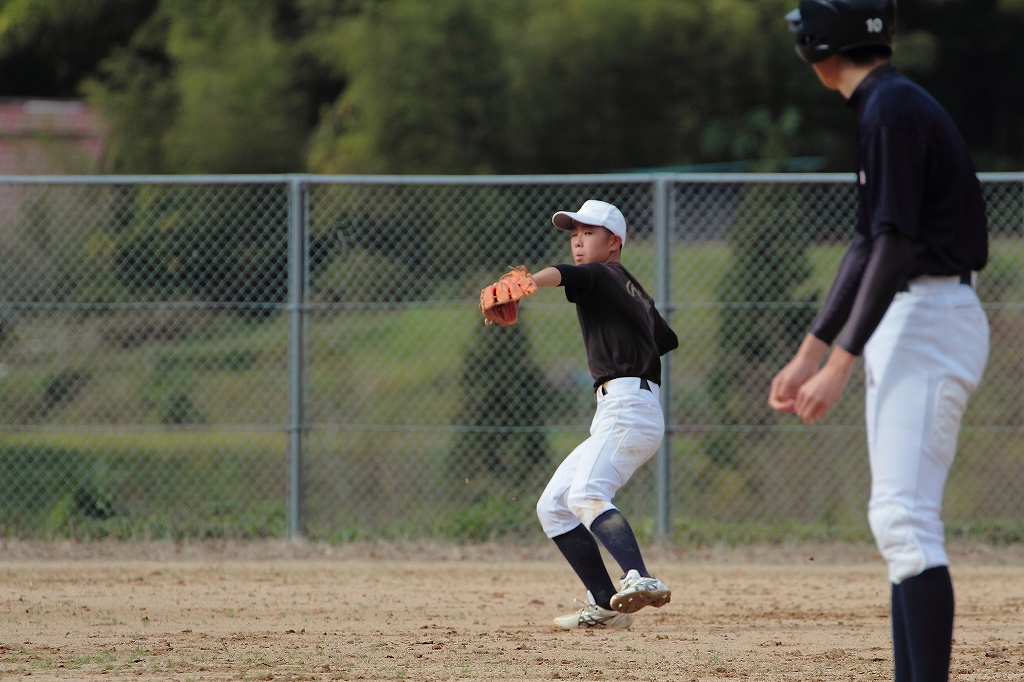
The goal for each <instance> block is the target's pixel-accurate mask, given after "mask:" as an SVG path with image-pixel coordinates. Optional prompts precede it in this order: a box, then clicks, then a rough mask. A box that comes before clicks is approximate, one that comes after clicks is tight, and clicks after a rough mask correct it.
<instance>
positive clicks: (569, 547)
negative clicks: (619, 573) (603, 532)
mask: <svg viewBox="0 0 1024 682" xmlns="http://www.w3.org/2000/svg"><path fill="white" fill-rule="evenodd" d="M551 539H552V540H554V541H555V545H556V546H557V547H558V549H559V550H560V551H561V552H562V556H564V557H565V560H566V561H568V562H569V565H570V566H572V570H574V571H576V575H578V576H579V577H580V580H582V581H583V585H584V587H586V588H587V589H588V590H590V593H591V594H592V595H594V601H595V602H596V603H597V605H598V606H600V607H602V608H605V609H611V605H610V604H609V602H610V601H611V598H612V595H613V594H615V593H616V592H617V590H616V589H615V586H614V585H612V579H611V576H609V575H608V570H607V569H606V568H605V567H604V559H603V558H602V557H601V550H600V548H598V546H597V541H596V540H594V536H593V535H591V534H590V531H589V530H587V529H586V528H585V527H584V526H583V524H582V523H581V524H580V525H578V526H576V527H575V528H573V529H572V530H571V531H569V532H568V533H563V534H562V535H559V536H556V537H553V538H551Z"/></svg>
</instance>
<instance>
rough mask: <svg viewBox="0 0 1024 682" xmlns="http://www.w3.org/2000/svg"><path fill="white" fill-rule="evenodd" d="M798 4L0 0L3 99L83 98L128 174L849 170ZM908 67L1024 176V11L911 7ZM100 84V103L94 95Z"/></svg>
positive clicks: (984, 162) (968, 5)
mask: <svg viewBox="0 0 1024 682" xmlns="http://www.w3.org/2000/svg"><path fill="white" fill-rule="evenodd" d="M795 4H796V0H686V1H685V2H683V1H681V0H634V2H629V3H623V2H619V1H618V0H434V1H432V2H422V0H0V95H8V96H73V95H75V94H76V93H78V92H80V91H84V92H85V93H87V94H88V96H89V97H90V99H91V100H92V101H93V102H94V103H96V104H98V105H99V106H101V107H102V108H103V110H104V111H105V112H106V114H107V116H108V118H109V119H110V121H111V123H112V125H113V131H112V133H111V143H112V144H111V168H112V169H114V170H117V171H124V172H134V171H142V172H152V171H161V172H163V171H204V172H220V171H269V170H292V169H299V168H301V167H302V166H305V167H306V168H309V169H311V170H314V171H330V172H402V173H404V172H410V173H477V172H491V171H493V172H561V171H566V172H570V171H606V170H615V169H622V168H638V167H656V166H662V165H678V164H687V163H705V162H715V161H729V160H739V159H742V160H746V161H750V160H760V163H758V164H756V167H758V168H761V169H765V170H767V169H772V168H774V167H777V165H778V164H777V163H774V162H777V160H778V158H779V157H778V156H777V154H778V150H779V149H780V148H781V146H780V145H782V142H783V141H784V146H785V148H786V149H787V150H788V153H789V154H791V155H793V156H808V155H821V156H826V157H827V158H828V161H829V167H830V168H832V169H834V170H840V169H849V168H850V167H851V163H852V158H853V154H852V144H853V135H852V128H853V113H852V112H851V111H850V110H849V109H848V108H846V107H843V106H841V100H840V98H839V95H837V94H836V93H832V92H828V91H826V90H825V89H824V88H822V87H821V85H820V84H819V83H817V80H816V78H815V77H814V75H813V72H812V71H811V69H809V68H808V67H807V66H806V65H805V64H803V63H802V62H800V61H799V60H798V59H796V57H795V56H794V54H793V49H792V36H791V35H790V34H789V33H788V31H787V30H786V25H785V22H784V21H783V19H782V16H783V15H784V14H785V12H786V11H787V10H788V9H791V8H792V6H794V5H795ZM900 15H901V19H900V32H899V34H898V42H897V50H896V57H895V61H896V63H897V65H898V66H899V67H900V68H902V69H904V70H906V72H907V73H908V75H910V76H911V77H912V78H914V79H915V80H917V81H918V82H920V83H921V84H922V85H924V86H925V87H926V88H928V89H929V90H930V91H931V92H933V93H934V94H935V95H936V96H937V97H938V99H939V101H940V102H942V103H943V104H944V105H945V106H946V107H947V108H948V109H949V110H950V112H951V113H952V114H953V117H954V119H955V120H956V121H957V123H958V124H959V125H960V127H961V129H962V130H963V132H964V135H965V137H966V138H967V140H968V143H969V144H970V145H971V148H972V150H973V151H974V153H975V156H976V160H977V162H978V166H979V168H981V169H983V170H985V169H989V170H992V169H1007V168H1008V169H1012V168H1019V167H1020V166H1021V164H1024V88H1020V87H1019V83H1021V82H1024V41H1021V40H1020V39H1019V36H1020V35H1021V34H1022V32H1024V0H901V3H900ZM83 84H84V87H83Z"/></svg>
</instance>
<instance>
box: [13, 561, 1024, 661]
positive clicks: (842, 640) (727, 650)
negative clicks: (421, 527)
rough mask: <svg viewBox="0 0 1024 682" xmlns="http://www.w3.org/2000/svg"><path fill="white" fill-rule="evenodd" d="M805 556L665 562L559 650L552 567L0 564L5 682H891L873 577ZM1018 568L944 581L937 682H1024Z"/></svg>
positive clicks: (556, 570)
mask: <svg viewBox="0 0 1024 682" xmlns="http://www.w3.org/2000/svg"><path fill="white" fill-rule="evenodd" d="M9 549H10V548H8V550H9ZM23 549H24V548H23ZM801 552H802V553H799V552H798V553H797V554H792V553H791V555H792V556H796V557H798V559H794V561H793V562H792V563H788V564H780V563H774V564H765V563H751V561H750V559H749V553H748V555H744V554H742V553H739V554H737V553H736V552H734V553H733V554H732V555H729V554H728V552H725V553H719V554H717V555H715V554H709V555H708V557H706V558H705V559H703V560H701V559H700V558H699V557H690V560H688V561H677V560H674V558H672V557H668V556H667V555H666V553H661V555H660V556H659V557H658V558H657V559H655V560H653V561H652V562H651V564H652V568H653V569H654V570H655V572H656V573H657V574H658V575H659V576H660V577H662V578H663V579H664V580H665V581H666V582H667V583H668V584H669V585H670V586H671V587H672V588H673V590H674V594H673V599H672V603H671V604H669V605H668V606H666V607H665V608H663V609H660V610H655V609H646V610H644V611H641V612H640V613H639V614H638V615H637V618H636V623H635V624H634V626H633V629H632V630H630V631H628V632H624V631H573V632H556V631H553V630H551V629H550V627H549V624H550V621H551V618H552V617H553V616H555V615H558V614H560V613H564V612H568V611H569V610H572V608H573V599H574V598H575V597H581V596H582V594H581V592H582V590H581V588H580V587H579V586H578V583H577V580H576V578H575V576H574V575H573V574H572V573H571V572H570V569H569V568H568V567H567V566H566V565H564V563H562V562H560V561H556V560H554V559H553V558H542V559H537V558H529V559H520V560H509V559H507V558H499V559H493V558H492V559H487V558H480V557H475V558H461V557H456V558H447V557H441V558H430V559H423V558H399V559H394V558H391V559H385V558H379V559H378V558H372V557H363V558H359V557H357V558H350V557H349V558H345V559H344V560H334V559H328V558H323V557H316V556H314V557H311V558H276V559H273V560H251V559H250V560H239V559H237V558H231V559H222V558H217V556H216V553H214V556H212V557H211V556H206V557H204V558H189V559H181V558H177V559H174V558H172V559H165V560H147V561H131V560H126V559H120V558H115V559H111V558H93V559H88V560H83V559H79V560H68V559H66V558H65V559H60V560H55V559H40V558H22V559H14V558H11V554H12V552H10V551H8V552H7V553H6V557H4V558H3V559H0V604H2V607H0V608H2V612H3V614H2V617H3V624H2V627H0V677H4V678H14V679H17V678H20V677H27V676H31V678H32V679H33V680H37V679H63V680H70V679H83V678H92V677H99V676H102V675H107V676H115V677H125V676H128V677H133V678H138V679H174V680H189V679H194V680H228V679H243V680H245V679H249V680H275V679H276V680H288V679H301V680H313V679H316V680H335V679H377V680H381V679H392V680H395V679H397V680H452V679H477V680H484V679H525V680H537V679H544V680H550V679H581V680H629V679H632V680H659V681H660V680H674V681H675V680H684V681H685V680H722V679H751V680H886V679H892V676H891V667H892V662H891V652H890V639H889V620H888V608H887V604H888V586H887V583H886V579H885V570H884V567H883V566H882V564H881V562H878V561H868V560H865V561H859V560H856V558H855V557H853V558H852V559H851V560H849V561H845V562H835V561H830V560H829V559H828V556H830V555H829V550H827V549H826V550H823V551H821V552H818V554H819V555H822V556H825V557H826V558H825V560H824V561H822V560H820V559H818V560H816V561H811V560H810V555H809V553H808V551H805V550H801ZM13 554H18V552H13ZM26 554H29V555H30V554H32V553H31V552H27V553H26V552H22V555H26ZM36 554H38V553H36ZM94 554H95V553H94ZM98 554H100V555H102V554H103V552H98ZM142 554H145V552H142ZM227 554H228V555H230V554H231V553H230V552H228V553H227ZM755 554H756V553H755ZM869 554H870V552H866V553H865V554H864V556H865V557H867V558H868V559H869V558H870V556H868V555H869ZM222 555H223V553H222ZM833 555H835V552H833ZM0 556H3V555H0ZM729 556H732V557H733V561H728V560H727V559H728V557H729ZM745 556H746V558H745ZM838 556H840V557H841V556H844V555H843V553H842V552H840V553H839V555H838ZM723 557H724V558H723ZM761 558H762V559H763V557H761ZM848 558H850V557H848ZM988 558H989V559H992V557H988ZM1017 558H1018V557H1017V556H1016V554H1015V553H1013V552H1010V553H1009V554H1006V555H1005V556H1004V557H1003V560H999V561H996V560H987V561H982V562H980V563H986V564H989V565H979V562H975V563H973V564H970V563H968V564H965V565H955V566H954V568H953V574H954V580H955V584H956V590H957V604H958V614H957V625H956V634H955V637H956V642H955V646H954V662H953V667H952V669H953V675H952V679H954V680H1019V679H1022V678H1024V614H1022V613H1021V606H1022V605H1024V580H1022V578H1024V568H1022V566H1021V565H1020V564H1019V563H1018V562H1017V561H1016V559H1017ZM1000 564H1001V565H1000ZM613 575H614V574H613Z"/></svg>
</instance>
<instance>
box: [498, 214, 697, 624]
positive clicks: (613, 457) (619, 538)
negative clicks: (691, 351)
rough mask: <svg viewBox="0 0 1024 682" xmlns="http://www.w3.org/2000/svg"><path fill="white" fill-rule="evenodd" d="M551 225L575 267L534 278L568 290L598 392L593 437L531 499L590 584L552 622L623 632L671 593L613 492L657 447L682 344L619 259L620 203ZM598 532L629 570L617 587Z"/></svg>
mask: <svg viewBox="0 0 1024 682" xmlns="http://www.w3.org/2000/svg"><path fill="white" fill-rule="evenodd" d="M552 222H553V223H554V224H555V227H557V228H558V229H560V230H565V231H570V232H571V234H572V236H571V239H570V247H571V249H572V256H573V262H574V263H575V264H574V265H556V266H554V267H549V268H545V269H543V270H541V271H539V272H537V273H536V274H535V275H533V278H532V279H533V283H534V284H535V285H536V286H537V287H554V286H562V287H565V296H566V298H567V299H568V300H569V301H570V302H572V303H575V304H576V314H577V317H578V318H579V323H580V328H581V329H582V330H583V342H584V345H585V346H586V349H587V364H588V366H589V368H590V374H591V376H592V377H593V378H594V389H595V393H596V396H597V413H596V414H595V415H594V420H593V422H592V423H591V425H590V438H588V439H587V440H585V441H583V443H581V444H580V445H579V446H578V447H577V448H576V449H575V450H573V451H572V453H570V454H569V456H568V457H566V458H565V460H564V461H563V462H562V463H561V465H559V467H558V469H557V471H555V474H554V476H552V477H551V481H550V482H549V483H548V485H547V487H546V488H545V489H544V492H543V493H542V494H541V496H540V500H539V501H538V502H537V515H538V516H539V517H540V522H541V525H542V526H543V528H544V532H545V533H546V534H547V536H548V537H549V538H551V539H552V540H554V542H555V545H556V546H557V547H558V549H559V550H561V552H562V554H563V555H564V556H565V558H566V559H567V560H568V562H569V564H570V565H571V566H572V568H573V570H575V571H576V574H577V575H578V576H579V577H580V580H582V581H583V585H584V586H585V587H586V589H587V601H586V602H579V601H578V602H577V603H579V605H580V606H581V608H580V609H579V610H578V611H576V612H574V613H570V614H568V615H565V616H560V617H558V618H555V620H554V623H553V625H554V627H556V628H559V629H573V628H628V627H629V626H630V625H632V623H633V616H632V615H631V614H633V613H635V612H636V611H638V610H640V609H642V608H643V607H645V606H657V607H660V606H663V605H665V604H667V603H668V602H669V600H670V599H671V596H672V593H671V592H670V591H669V589H668V587H666V586H665V584H664V583H663V582H662V581H660V580H658V579H657V578H654V577H652V576H651V574H650V573H649V572H648V570H647V567H646V566H645V565H644V560H643V557H642V556H641V555H640V548H639V546H638V545H637V541H636V537H635V536H634V534H633V530H632V529H631V528H630V525H629V523H628V522H627V521H626V518H625V517H624V516H623V515H622V513H621V512H619V510H618V509H616V508H615V505H614V504H612V498H613V497H614V496H615V493H616V491H618V489H619V488H621V487H622V486H623V485H624V484H625V483H626V481H628V480H629V478H630V476H632V475H633V472H634V471H636V470H637V469H638V468H640V466H641V465H642V464H643V463H644V462H646V461H647V460H649V459H650V458H651V456H652V455H653V454H654V453H655V451H657V449H658V446H659V445H660V444H661V439H662V437H663V436H664V434H665V422H664V418H663V415H662V410H661V404H660V403H659V402H658V387H659V384H660V382H661V356H662V355H664V354H665V353H667V352H669V351H670V350H672V349H674V348H676V347H677V346H678V345H679V342H678V340H677V339H676V335H675V333H674V332H673V331H672V330H671V329H670V328H669V326H668V324H667V323H666V322H665V320H664V319H663V318H662V317H661V315H659V314H658V311H657V310H656V309H655V307H654V301H653V300H651V297H650V296H648V295H647V292H646V291H644V288H643V287H642V286H641V285H640V282H638V281H637V279H636V278H635V277H633V275H632V274H630V272H629V271H628V270H626V268H625V267H623V265H622V263H621V262H620V260H619V257H620V255H621V252H622V246H623V244H624V243H625V242H626V220H625V218H623V216H622V213H621V212H620V211H619V209H617V208H616V207H615V206H612V205H611V204H607V203H605V202H603V201H593V200H591V201H587V202H586V203H584V204H583V207H582V208H580V210H579V211H577V212H575V213H570V212H567V211H559V212H558V213H556V214H555V215H554V216H553V217H552ZM513 286H514V287H515V285H513ZM486 291H487V290H486V289H485V292H486ZM594 536H597V539H598V540H600V541H601V544H603V545H604V546H605V548H606V549H607V550H608V552H609V553H610V554H611V555H612V557H614V559H615V561H616V562H617V563H618V564H619V566H620V567H621V568H622V572H623V573H624V574H625V575H624V576H623V577H622V579H621V580H620V582H619V588H618V589H616V588H615V587H614V586H613V584H612V580H611V577H610V576H609V575H608V571H607V570H606V569H605V566H604V561H603V560H602V558H601V552H600V550H599V549H598V546H597V542H596V541H595V540H594Z"/></svg>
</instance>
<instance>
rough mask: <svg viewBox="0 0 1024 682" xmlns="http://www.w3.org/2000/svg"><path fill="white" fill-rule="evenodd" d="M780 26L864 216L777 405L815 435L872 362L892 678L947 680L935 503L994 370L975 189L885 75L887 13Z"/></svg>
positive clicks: (943, 573) (923, 111) (873, 516)
mask: <svg viewBox="0 0 1024 682" xmlns="http://www.w3.org/2000/svg"><path fill="white" fill-rule="evenodd" d="M787 19H788V20H789V21H790V24H791V26H792V28H793V30H794V32H795V33H796V35H797V51H798V53H799V54H800V55H801V56H802V57H803V58H804V59H805V60H806V61H808V62H810V63H811V65H812V66H813V68H814V71H815V72H816V73H817V75H818V77H819V78H820V80H821V82H822V83H823V84H824V85H825V87H827V88H830V89H833V90H838V91H839V92H840V93H842V95H843V96H844V97H845V98H846V99H847V100H848V102H849V104H850V106H851V107H853V108H855V110H856V112H857V178H858V182H859V204H858V209H857V223H856V229H855V232H854V235H853V242H852V244H851V245H850V248H849V251H848V252H847V253H846V256H845V257H844V259H843V261H842V263H841V265H840V266H839V273H838V274H837V275H836V279H835V283H834V284H833V285H832V289H831V291H830V292H829V295H828V298H827V300H826V301H825V304H824V307H823V308H822V311H821V314H820V315H819V316H818V318H817V320H816V321H815V322H814V324H813V326H812V327H811V329H810V333H809V334H808V335H807V337H806V338H805V339H804V341H803V344H802V345H801V346H800V349H799V351H798V352H797V354H796V357H795V358H794V359H793V360H792V361H791V362H790V363H789V364H788V365H786V367H785V368H783V370H782V371H781V372H779V373H778V375H777V376H776V377H775V379H774V380H773V381H772V386H771V392H770V397H769V402H770V404H771V405H772V407H774V408H775V409H777V410H780V411H783V412H793V413H795V414H797V415H798V416H799V417H800V419H802V420H803V421H804V422H805V423H807V424H813V423H815V422H816V421H818V420H819V419H821V418H822V417H824V416H825V413H826V412H827V411H828V410H829V408H831V407H832V406H833V405H834V404H835V403H836V402H837V401H838V400H839V397H840V395H841V394H842V392H843V389H844V388H845V386H846V383H847V380H848V378H849V376H850V370H851V368H852V367H853V365H854V363H855V362H856V360H857V358H858V356H860V355H861V353H862V352H863V355H864V371H865V375H866V380H867V395H866V403H867V404H866V421H867V441H868V455H869V460H870V465H871V498H870V502H869V506H868V521H869V523H870V525H871V530H872V532H873V534H874V536H875V540H876V542H877V543H878V548H879V551H880V552H881V554H882V556H883V557H884V558H885V560H886V562H887V563H888V566H889V579H890V581H891V582H892V603H891V608H892V628H893V630H892V634H893V648H894V653H895V679H896V682H934V681H937V680H943V681H945V680H947V679H948V676H949V660H950V649H951V640H952V633H953V585H952V582H951V580H950V576H949V570H948V568H947V565H948V560H947V558H946V553H945V550H944V548H943V542H944V536H943V527H942V520H941V519H940V511H941V507H942V494H943V489H944V487H945V483H946V477H947V474H948V473H949V468H950V465H951V464H952V462H953V456H954V454H955V451H956V441H957V435H958V433H959V430H960V420H961V417H962V416H963V413H964V409H965V407H966V405H967V400H968V397H969V396H970V395H971V394H972V393H973V392H974V390H975V388H977V386H978V382H979V381H980V380H981V375H982V372H983V370H984V368H985V362H986V360H987V358H988V343H989V337H988V322H987V320H986V317H985V313H984V312H983V310H982V308H981V305H980V303H979V301H978V297H977V295H976V294H975V291H974V289H973V286H972V285H973V282H974V279H975V273H976V272H977V271H978V270H980V269H981V268H983V267H984V266H985V263H986V260H987V258H988V239H987V225H986V218H985V205H984V202H983V199H982V195H981V186H980V184H979V182H978V179H977V176H976V174H975V170H974V166H973V164H972V163H971V159H970V156H969V155H968V150H967V145H966V144H965V143H964V140H963V139H962V137H961V136H960V133H959V132H958V131H957V128H956V126H955V125H954V123H953V121H952V120H951V118H950V117H949V115H948V114H947V113H946V112H945V111H944V110H943V109H942V107H941V106H940V105H939V104H938V103H937V102H936V101H935V99H933V98H932V97H931V95H929V94H928V93H927V92H925V91H924V90H923V89H922V88H920V87H919V86H917V85H915V84H914V83H911V82H910V81H909V80H907V79H906V78H904V77H903V76H902V75H900V73H899V72H898V71H896V69H894V68H893V67H892V66H890V65H889V63H888V57H889V56H890V55H891V53H892V37H893V26H894V24H895V21H896V6H895V2H894V1H893V0H801V2H800V7H799V9H797V10H794V11H793V12H791V13H790V14H789V15H787ZM833 343H834V346H833V347H832V352H831V354H830V355H829V357H828V360H826V361H825V363H824V365H823V366H822V365H821V360H822V358H823V357H824V356H825V353H826V351H827V350H828V349H829V347H830V346H832V344H833Z"/></svg>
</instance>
